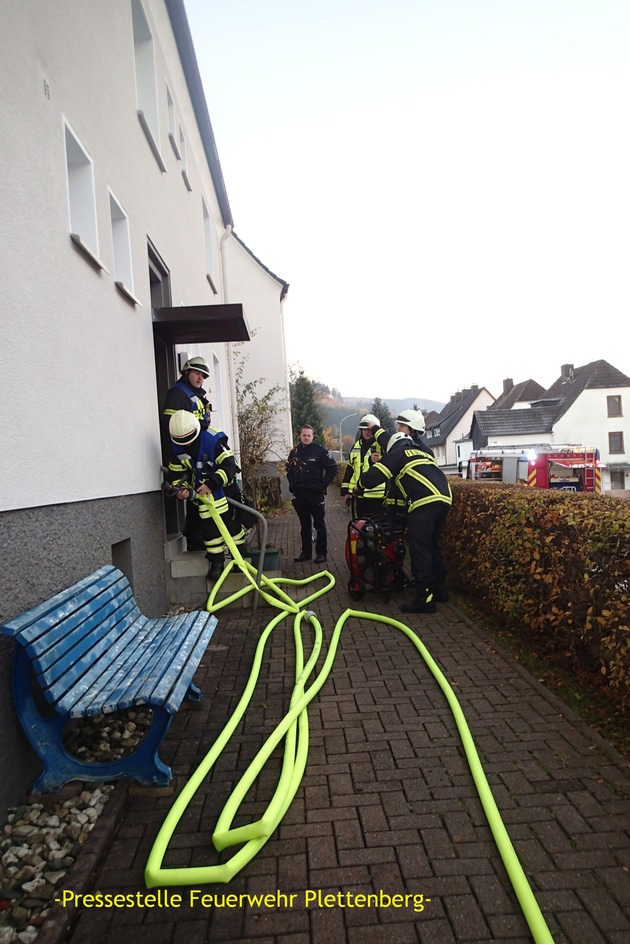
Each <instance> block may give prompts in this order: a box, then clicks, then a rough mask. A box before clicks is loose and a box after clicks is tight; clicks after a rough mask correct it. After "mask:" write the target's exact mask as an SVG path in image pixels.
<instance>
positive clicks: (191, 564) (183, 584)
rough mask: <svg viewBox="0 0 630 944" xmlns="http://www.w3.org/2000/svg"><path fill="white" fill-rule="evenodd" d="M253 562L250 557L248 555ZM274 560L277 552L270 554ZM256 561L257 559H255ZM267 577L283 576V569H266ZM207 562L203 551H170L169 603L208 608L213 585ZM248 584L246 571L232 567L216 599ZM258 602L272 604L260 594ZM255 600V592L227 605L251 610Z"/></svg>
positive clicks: (168, 561) (167, 562)
mask: <svg viewBox="0 0 630 944" xmlns="http://www.w3.org/2000/svg"><path fill="white" fill-rule="evenodd" d="M245 559H246V560H249V561H250V563H252V560H251V558H245ZM270 559H271V561H272V562H277V560H278V554H277V552H276V554H275V555H272V556H271V557H270ZM256 562H257V561H256ZM263 573H264V574H265V576H266V577H281V576H282V571H281V570H278V569H273V570H272V569H266V568H265V570H264V571H263ZM207 574H208V561H207V559H206V555H205V552H204V551H184V550H183V549H182V550H180V551H179V552H177V551H176V550H175V548H170V554H169V555H167V557H166V584H167V595H168V601H169V605H170V606H172V607H175V606H186V607H190V606H194V607H196V608H197V609H205V606H206V602H207V599H208V594H209V593H210V590H211V588H212V584H211V583H210V581H209V580H208V579H207ZM247 583H248V581H247V579H246V577H245V576H244V574H242V573H241V572H240V571H239V570H233V571H232V572H231V573H230V575H229V577H227V579H226V580H225V582H224V583H223V585H222V586H221V589H220V590H219V593H218V594H217V597H216V600H217V602H220V601H222V600H225V599H226V597H230V596H232V595H233V594H234V593H236V592H238V590H241V589H242V588H243V587H244V586H245V585H246V584H247ZM257 597H258V602H257V605H256V608H257V609H258V608H262V607H270V604H269V603H267V601H266V600H265V599H264V598H263V597H261V596H260V595H259V594H257ZM253 601H254V591H253V590H252V591H251V592H250V593H248V594H246V595H244V596H243V597H240V598H239V599H237V600H235V601H234V603H232V604H228V606H227V607H226V609H227V608H230V609H231V608H241V609H252V608H253Z"/></svg>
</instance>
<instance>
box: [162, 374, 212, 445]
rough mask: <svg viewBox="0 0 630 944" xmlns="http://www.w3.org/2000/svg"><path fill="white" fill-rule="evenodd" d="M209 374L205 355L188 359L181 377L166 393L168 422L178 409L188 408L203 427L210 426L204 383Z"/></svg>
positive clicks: (165, 403) (165, 409)
mask: <svg viewBox="0 0 630 944" xmlns="http://www.w3.org/2000/svg"><path fill="white" fill-rule="evenodd" d="M209 376H210V368H209V367H208V362H207V360H206V359H205V357H190V358H189V359H188V360H187V361H186V363H185V364H184V366H183V367H182V375H181V377H180V378H179V380H178V381H177V382H176V383H174V384H173V386H172V387H171V388H170V390H169V391H168V393H167V394H166V399H165V401H164V411H163V415H164V417H165V419H166V422H167V423H168V421H169V420H170V418H171V416H172V415H173V413H175V411H176V410H188V411H189V412H190V413H192V414H193V416H196V417H197V419H198V420H199V423H200V425H201V428H202V429H207V428H208V426H209V425H210V424H209V414H210V404H209V403H208V398H207V396H206V391H205V390H204V389H203V383H204V380H207V378H208V377H209Z"/></svg>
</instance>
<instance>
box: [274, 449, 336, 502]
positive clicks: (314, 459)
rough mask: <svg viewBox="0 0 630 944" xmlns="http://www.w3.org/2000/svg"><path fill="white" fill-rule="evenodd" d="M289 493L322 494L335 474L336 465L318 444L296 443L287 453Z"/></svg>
mask: <svg viewBox="0 0 630 944" xmlns="http://www.w3.org/2000/svg"><path fill="white" fill-rule="evenodd" d="M286 473H287V481H288V483H289V491H290V492H293V494H294V495H297V494H298V493H299V492H319V493H321V494H323V493H324V492H325V491H326V489H327V488H328V486H329V485H330V483H331V482H332V480H333V479H334V477H335V476H336V474H337V463H336V462H335V460H334V459H333V457H332V456H331V454H330V453H329V452H327V451H326V450H325V449H324V447H323V446H320V445H319V443H316V442H311V443H309V444H308V445H307V446H305V445H304V443H301V442H300V443H298V444H297V446H294V447H293V449H292V450H291V452H290V453H289V458H288V459H287V464H286Z"/></svg>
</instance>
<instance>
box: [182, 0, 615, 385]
mask: <svg viewBox="0 0 630 944" xmlns="http://www.w3.org/2000/svg"><path fill="white" fill-rule="evenodd" d="M185 6H186V10H187V13H188V18H189V23H190V28H191V32H192V35H193V41H194V44H195V49H196V53H197V59H198V62H199V68H200V71H201V76H202V80H203V83H204V88H205V93H206V99H207V102H208V109H209V112H210V118H211V121H212V125H213V128H214V133H215V138H216V142H217V147H218V151H219V158H220V161H221V166H222V168H223V174H224V178H225V182H226V187H227V192H228V197H229V201H230V206H231V208H232V214H233V217H234V224H235V226H234V228H235V231H236V232H237V233H238V235H239V236H240V238H241V239H242V240H243V241H244V242H245V243H246V245H247V246H248V247H249V248H250V249H251V250H252V252H253V253H254V254H255V255H257V256H258V257H259V258H260V259H261V260H262V261H263V262H264V264H265V265H266V266H268V267H269V268H270V269H271V270H272V271H273V272H275V273H277V275H279V276H280V277H281V278H282V279H284V280H285V281H287V282H289V284H290V289H289V295H288V298H287V301H286V303H285V322H286V335H287V352H288V357H289V361H290V363H292V364H299V365H300V366H301V367H302V368H303V369H304V371H305V373H306V374H307V375H308V376H309V377H312V378H313V379H315V380H319V381H321V382H322V383H326V384H328V385H329V386H330V387H337V388H338V389H339V390H340V391H341V393H342V394H343V395H344V396H366V397H374V396H380V397H382V398H384V399H386V398H388V397H390V398H401V397H417V398H428V399H434V400H440V401H446V400H448V398H449V396H450V395H451V394H452V393H455V392H456V391H457V390H459V389H462V388H463V387H467V386H470V385H471V384H473V383H477V384H479V385H480V386H485V387H487V388H488V389H489V390H490V392H491V393H492V394H493V395H494V396H499V394H500V393H501V390H502V381H503V379H504V378H506V377H511V378H512V379H513V380H514V382H515V383H518V382H520V381H522V380H526V379H528V378H530V377H531V378H533V379H534V380H537V381H538V382H539V383H540V384H542V385H543V386H544V387H548V386H550V385H551V383H553V381H554V380H555V379H556V378H557V377H558V375H559V374H560V366H561V365H562V364H565V363H572V364H574V365H575V366H576V367H578V366H582V365H583V364H586V363H588V362H589V361H592V360H597V359H599V358H603V359H605V360H607V361H609V362H610V363H612V364H613V365H614V366H615V367H618V368H619V369H620V370H622V371H623V372H624V373H626V374H628V375H630V0H388V2H384V0H223V2H221V3H218V2H215V0H185ZM252 327H255V325H252Z"/></svg>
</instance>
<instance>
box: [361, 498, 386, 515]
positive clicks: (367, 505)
mask: <svg viewBox="0 0 630 944" xmlns="http://www.w3.org/2000/svg"><path fill="white" fill-rule="evenodd" d="M354 506H355V509H356V513H357V518H382V517H383V515H384V514H385V505H384V504H383V499H382V498H355V500H354Z"/></svg>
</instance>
